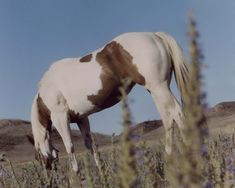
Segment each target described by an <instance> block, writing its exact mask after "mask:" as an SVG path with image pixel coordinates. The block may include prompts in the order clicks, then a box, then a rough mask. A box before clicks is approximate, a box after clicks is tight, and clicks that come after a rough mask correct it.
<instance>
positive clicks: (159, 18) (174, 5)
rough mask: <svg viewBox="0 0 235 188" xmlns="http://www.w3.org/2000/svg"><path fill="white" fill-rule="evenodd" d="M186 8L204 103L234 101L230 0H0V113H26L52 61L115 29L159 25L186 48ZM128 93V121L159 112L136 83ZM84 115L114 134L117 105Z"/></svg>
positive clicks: (90, 46)
mask: <svg viewBox="0 0 235 188" xmlns="http://www.w3.org/2000/svg"><path fill="white" fill-rule="evenodd" d="M190 9H193V10H194V15H195V17H196V20H197V22H198V30H199V31H200V34H201V38H200V42H201V46H202V49H203V52H204V55H205V60H204V63H205V64H206V65H207V66H206V67H205V68H204V71H203V74H204V82H205V87H204V90H205V91H206V92H207V102H208V103H209V105H210V106H213V105H215V104H216V103H219V102H222V101H229V100H235V37H234V34H235V24H234V18H235V11H234V10H235V1H234V0H223V1H222V0H207V1H205V0H178V1H172V0H164V1H163V0H118V1H116V0H99V1H95V0H50V1H48V0H40V1H32V0H21V1H19V0H0V119H2V118H21V119H30V109H31V103H32V100H33V97H34V95H35V93H36V91H37V83H38V82H39V80H40V79H41V77H42V75H43V73H44V72H45V71H46V70H47V69H48V67H49V66H50V64H51V63H52V62H54V61H56V60H59V59H61V58H64V57H79V56H82V55H84V54H86V53H88V52H89V51H93V50H95V49H96V48H99V47H101V46H102V45H103V44H105V43H106V42H107V41H109V40H111V39H112V38H113V37H115V36H117V35H119V34H121V33H124V32H128V31H164V32H167V33H170V34H171V35H172V36H174V37H175V38H176V40H177V41H178V42H179V44H180V45H181V46H182V48H183V50H184V53H185V54H187V42H188V40H187V36H186V32H187V21H188V20H187V15H188V12H189V10H190ZM173 91H174V92H176V89H175V86H174V85H173ZM130 100H131V102H130V103H131V104H130V105H131V109H132V112H133V121H134V122H136V123H137V122H142V121H144V120H152V119H156V118H159V115H158V112H157V110H156V108H155V106H154V104H153V101H152V98H151V96H150V95H149V94H148V93H147V92H146V91H145V90H144V89H142V88H141V87H137V88H135V89H134V90H133V91H132V93H131V95H130ZM90 121H91V128H92V130H93V131H96V132H102V133H108V134H111V133H113V132H115V133H119V132H120V131H121V129H122V127H121V125H120V121H121V112H120V104H119V105H117V106H115V107H114V108H110V109H108V110H105V111H103V112H100V113H97V114H94V115H92V116H91V118H90Z"/></svg>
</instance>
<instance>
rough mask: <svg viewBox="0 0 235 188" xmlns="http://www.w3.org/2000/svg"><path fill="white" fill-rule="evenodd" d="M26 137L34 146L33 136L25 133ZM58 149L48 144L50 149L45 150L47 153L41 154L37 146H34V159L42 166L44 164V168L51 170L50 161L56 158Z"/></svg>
mask: <svg viewBox="0 0 235 188" xmlns="http://www.w3.org/2000/svg"><path fill="white" fill-rule="evenodd" d="M27 138H28V140H29V142H30V143H31V144H32V145H34V146H35V141H34V138H33V137H32V136H30V135H27ZM58 152H59V151H58V150H57V149H56V148H55V147H54V146H52V145H50V150H49V152H47V154H46V155H45V154H43V153H42V152H41V151H40V148H39V147H35V159H36V160H37V161H38V162H39V163H40V164H41V165H43V166H45V168H46V169H49V170H51V169H52V163H53V162H54V161H56V160H58Z"/></svg>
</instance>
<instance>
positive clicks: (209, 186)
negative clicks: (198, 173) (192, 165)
mask: <svg viewBox="0 0 235 188" xmlns="http://www.w3.org/2000/svg"><path fill="white" fill-rule="evenodd" d="M213 187H214V186H213V183H212V182H211V181H208V182H207V183H206V185H205V186H204V188H213Z"/></svg>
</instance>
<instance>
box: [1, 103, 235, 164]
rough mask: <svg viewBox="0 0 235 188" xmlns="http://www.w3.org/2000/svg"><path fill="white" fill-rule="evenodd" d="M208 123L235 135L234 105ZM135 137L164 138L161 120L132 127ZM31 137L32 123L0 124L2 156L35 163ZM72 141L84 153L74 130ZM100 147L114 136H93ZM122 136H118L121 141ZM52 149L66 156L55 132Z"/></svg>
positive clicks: (221, 107)
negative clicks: (54, 148) (30, 141)
mask: <svg viewBox="0 0 235 188" xmlns="http://www.w3.org/2000/svg"><path fill="white" fill-rule="evenodd" d="M206 116H207V121H208V126H209V129H210V132H211V133H212V134H217V133H220V132H223V133H230V134H231V133H235V102H223V103H219V104H217V105H216V106H215V107H213V108H211V109H210V110H208V112H207V114H206ZM131 131H132V135H134V136H136V137H138V138H140V139H144V140H156V139H157V138H158V139H160V138H161V139H162V138H164V129H163V126H162V122H161V120H154V121H146V122H143V123H140V124H138V125H136V126H134V127H132V130H131ZM29 134H31V125H30V122H28V121H24V120H0V154H1V153H5V154H6V155H7V156H8V158H9V159H10V160H13V161H27V160H32V159H34V148H33V147H32V145H31V144H30V143H29V142H28V139H27V137H26V135H29ZM72 137H73V141H74V145H75V150H76V151H77V152H82V151H85V146H84V144H83V140H82V137H81V134H80V132H79V131H78V130H72ZM94 137H95V139H96V142H97V144H98V145H99V147H102V146H105V145H109V144H110V143H111V136H109V135H104V134H99V133H94ZM118 138H119V136H117V138H116V139H117V140H118ZM52 140H53V145H54V146H55V147H56V148H57V149H58V150H59V151H60V153H65V148H64V145H63V144H62V140H61V138H60V136H59V135H58V133H57V132H56V131H53V133H52Z"/></svg>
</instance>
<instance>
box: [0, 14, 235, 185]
mask: <svg viewBox="0 0 235 188" xmlns="http://www.w3.org/2000/svg"><path fill="white" fill-rule="evenodd" d="M189 37H190V41H191V42H190V57H191V63H190V64H191V68H190V75H191V77H190V84H189V86H188V87H187V88H186V90H185V96H184V106H185V107H184V108H185V109H184V110H185V114H186V124H187V128H186V130H185V135H186V137H185V142H184V143H183V142H182V139H181V137H180V134H179V131H178V130H175V131H174V139H175V142H174V143H175V145H174V150H173V154H172V155H170V156H167V155H166V153H165V151H164V143H161V144H158V145H154V146H150V145H148V143H147V142H143V141H141V140H140V141H138V142H136V143H135V138H133V137H132V135H131V134H130V131H129V129H130V125H131V113H130V110H129V108H128V100H127V96H126V94H125V88H126V84H128V83H127V82H124V84H123V87H122V89H121V93H122V97H123V103H122V104H123V106H122V108H123V128H124V131H123V133H122V136H121V139H120V142H119V143H115V142H114V140H113V139H114V137H113V139H112V145H111V147H110V148H109V149H106V150H103V151H99V150H98V148H96V147H95V148H96V154H97V159H98V161H99V165H98V167H97V166H96V165H95V162H94V160H93V158H92V156H91V154H90V153H88V152H87V153H82V154H80V155H79V156H77V158H78V163H79V169H80V171H79V173H78V174H74V172H72V171H71V169H70V165H69V164H68V161H67V160H66V158H61V159H60V161H59V162H56V163H55V164H54V165H53V170H51V171H46V170H45V169H44V168H43V167H41V166H40V165H39V164H38V163H37V162H28V163H23V164H18V165H14V164H12V163H11V162H10V161H9V160H7V159H6V158H5V156H4V155H2V156H1V159H0V160H6V164H5V165H2V166H0V187H6V188H8V187H9V188H10V187H34V188H36V187H56V188H57V187H58V188H60V187H63V188H64V187H89V188H100V187H105V188H109V187H110V188H111V187H112V188H115V187H121V188H129V187H138V188H145V187H146V188H151V187H156V188H158V187H159V188H161V187H173V188H197V187H198V188H202V187H204V188H213V187H215V188H232V187H235V133H234V132H231V135H222V134H221V135H219V136H218V137H212V136H210V135H209V134H208V129H207V127H206V119H205V115H204V102H203V101H204V98H203V96H204V95H202V92H201V77H200V65H201V52H200V50H199V47H198V45H197V40H198V38H197V37H198V34H197V32H196V24H195V22H194V20H193V18H192V17H191V18H190V26H189ZM232 131H234V130H232Z"/></svg>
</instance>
